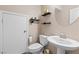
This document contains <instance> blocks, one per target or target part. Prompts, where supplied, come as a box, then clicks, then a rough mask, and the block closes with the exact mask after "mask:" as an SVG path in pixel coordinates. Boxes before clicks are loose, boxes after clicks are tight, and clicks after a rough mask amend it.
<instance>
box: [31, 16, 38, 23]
mask: <svg viewBox="0 0 79 59" xmlns="http://www.w3.org/2000/svg"><path fill="white" fill-rule="evenodd" d="M38 21H39V19H38V17H32V18H30V23H34V22H38Z"/></svg>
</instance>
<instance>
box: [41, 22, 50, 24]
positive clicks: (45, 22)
mask: <svg viewBox="0 0 79 59" xmlns="http://www.w3.org/2000/svg"><path fill="white" fill-rule="evenodd" d="M42 24H51V22H43V23H42Z"/></svg>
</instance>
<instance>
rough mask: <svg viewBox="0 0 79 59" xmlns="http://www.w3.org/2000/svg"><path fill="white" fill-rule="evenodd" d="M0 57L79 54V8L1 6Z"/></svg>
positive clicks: (71, 6)
mask: <svg viewBox="0 0 79 59" xmlns="http://www.w3.org/2000/svg"><path fill="white" fill-rule="evenodd" d="M0 54H79V5H0Z"/></svg>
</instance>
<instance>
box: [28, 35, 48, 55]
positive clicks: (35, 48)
mask: <svg viewBox="0 0 79 59" xmlns="http://www.w3.org/2000/svg"><path fill="white" fill-rule="evenodd" d="M39 41H40V43H34V44H31V45H29V47H28V49H29V52H30V53H32V54H40V53H42V51H43V48H44V46H46V45H47V44H48V41H47V36H45V35H40V36H39Z"/></svg>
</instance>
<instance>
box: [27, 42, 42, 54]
mask: <svg viewBox="0 0 79 59" xmlns="http://www.w3.org/2000/svg"><path fill="white" fill-rule="evenodd" d="M28 48H29V52H32V53H33V52H34V53H35V52H38V51H40V50H41V49H42V48H43V46H42V45H41V44H39V43H34V44H31V45H30V46H29V47H28Z"/></svg>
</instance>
